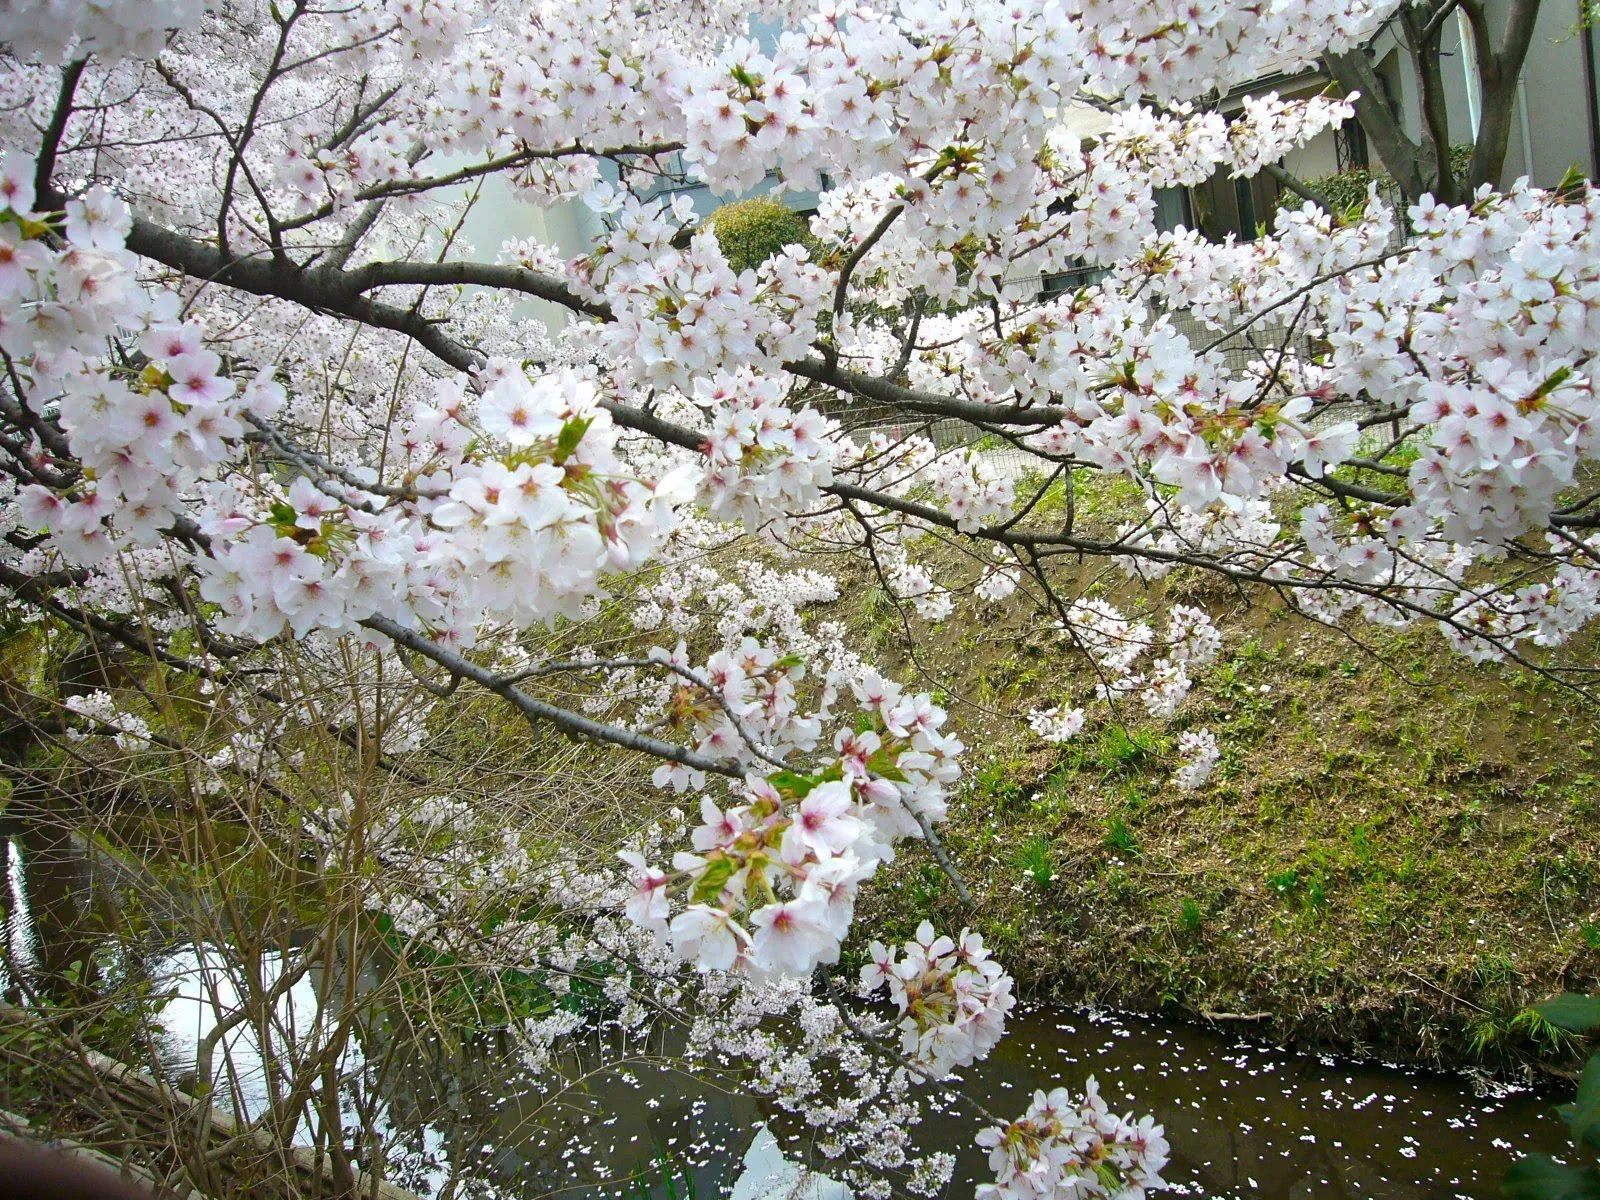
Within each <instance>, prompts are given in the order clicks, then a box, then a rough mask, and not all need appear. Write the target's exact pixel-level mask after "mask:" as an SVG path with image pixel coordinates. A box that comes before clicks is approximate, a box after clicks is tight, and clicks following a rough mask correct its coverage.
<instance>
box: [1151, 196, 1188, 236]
mask: <svg viewBox="0 0 1600 1200" xmlns="http://www.w3.org/2000/svg"><path fill="white" fill-rule="evenodd" d="M1155 200H1156V229H1157V230H1159V231H1160V232H1162V233H1171V232H1172V231H1173V230H1174V229H1176V228H1177V227H1178V226H1179V225H1182V226H1183V227H1184V228H1185V229H1193V228H1194V213H1193V212H1192V211H1191V210H1190V207H1189V189H1188V188H1181V187H1169V188H1157V189H1156V190H1155Z"/></svg>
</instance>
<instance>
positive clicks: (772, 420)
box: [694, 367, 833, 531]
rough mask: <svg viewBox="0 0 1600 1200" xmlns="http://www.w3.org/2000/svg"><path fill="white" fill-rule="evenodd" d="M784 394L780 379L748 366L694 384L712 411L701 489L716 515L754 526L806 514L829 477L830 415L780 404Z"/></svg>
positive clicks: (698, 396) (701, 401)
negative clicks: (757, 371) (797, 409)
mask: <svg viewBox="0 0 1600 1200" xmlns="http://www.w3.org/2000/svg"><path fill="white" fill-rule="evenodd" d="M783 395H784V385H783V383H782V382H781V381H780V380H779V379H777V378H776V377H774V376H771V375H760V374H757V373H756V372H755V371H753V370H751V369H750V368H748V367H745V368H741V369H740V370H738V371H737V372H734V373H733V374H719V375H714V376H712V377H711V378H710V379H702V380H699V381H698V382H696V383H695V385H694V396H695V401H696V403H697V404H699V405H701V406H702V407H704V408H706V409H708V410H710V412H711V413H712V414H713V416H712V422H711V429H710V432H709V433H708V434H707V435H706V446H707V450H706V460H707V461H706V470H705V476H704V479H703V480H702V482H701V486H700V495H701V498H702V499H703V500H704V501H705V503H706V505H707V508H708V510H709V512H710V515H711V516H712V517H714V518H715V519H717V520H719V521H729V522H740V523H742V524H743V525H744V526H745V528H746V529H749V530H751V531H754V530H755V529H757V528H758V527H759V526H760V525H761V524H762V523H763V522H765V521H770V520H774V519H784V518H787V517H789V516H791V515H793V514H796V513H801V512H804V511H805V510H806V509H807V508H810V507H811V506H813V505H815V504H816V503H817V501H818V500H819V499H820V498H821V495H822V492H821V489H822V488H824V487H826V486H827V485H828V484H830V483H832V482H833V467H832V458H833V443H832V441H831V440H830V439H829V438H828V433H829V430H828V423H827V421H825V420H824V419H823V417H822V416H821V415H820V414H819V413H817V412H816V410H814V409H811V408H803V409H801V410H800V411H799V412H798V413H796V412H793V411H791V410H790V409H788V408H786V407H784V404H783Z"/></svg>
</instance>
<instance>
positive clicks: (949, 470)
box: [930, 449, 1017, 533]
mask: <svg viewBox="0 0 1600 1200" xmlns="http://www.w3.org/2000/svg"><path fill="white" fill-rule="evenodd" d="M930 474H931V475H932V483H933V488H934V491H935V492H937V493H938V495H939V497H940V499H942V500H943V501H944V506H945V511H946V512H948V513H949V514H950V515H951V516H952V517H954V518H955V519H956V528H957V529H959V530H961V531H962V532H964V533H971V532H973V531H974V530H977V529H981V528H982V527H983V526H985V525H994V524H998V523H999V522H1000V521H1002V520H1004V519H1005V518H1006V517H1008V516H1010V515H1011V506H1012V505H1013V504H1015V503H1016V500H1017V494H1016V489H1015V487H1014V486H1013V484H1012V482H1011V479H1010V477H1009V476H1007V475H1006V474H1005V473H1004V472H1003V471H1001V470H1000V468H999V467H998V466H996V464H995V461H994V460H993V459H992V458H986V457H985V456H984V455H983V454H981V453H980V452H979V451H977V450H971V449H969V450H965V451H962V452H961V453H960V454H950V455H944V456H942V457H941V458H939V459H938V460H937V461H936V462H935V463H934V466H933V470H932V472H931V473H930Z"/></svg>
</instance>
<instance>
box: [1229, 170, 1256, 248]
mask: <svg viewBox="0 0 1600 1200" xmlns="http://www.w3.org/2000/svg"><path fill="white" fill-rule="evenodd" d="M1250 183H1251V181H1250V180H1249V179H1247V178H1245V177H1243V176H1240V177H1239V178H1238V179H1235V180H1234V181H1233V200H1234V203H1235V204H1237V205H1238V206H1239V238H1240V240H1241V241H1246V242H1253V241H1255V240H1256V197H1255V192H1254V190H1253V189H1252V188H1251V186H1250Z"/></svg>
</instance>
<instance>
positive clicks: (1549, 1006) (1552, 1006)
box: [1533, 992, 1600, 1033]
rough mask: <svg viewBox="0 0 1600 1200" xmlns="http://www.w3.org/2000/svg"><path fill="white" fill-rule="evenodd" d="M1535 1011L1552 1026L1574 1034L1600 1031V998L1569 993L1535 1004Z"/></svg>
mask: <svg viewBox="0 0 1600 1200" xmlns="http://www.w3.org/2000/svg"><path fill="white" fill-rule="evenodd" d="M1533 1011H1534V1012H1536V1013H1538V1014H1539V1015H1540V1016H1541V1017H1543V1018H1544V1019H1545V1020H1546V1021H1549V1022H1550V1024H1552V1025H1558V1026H1560V1027H1561V1028H1562V1029H1570V1030H1571V1031H1572V1032H1573V1033H1588V1032H1589V1031H1590V1030H1591V1029H1600V996H1577V995H1573V994H1572V993H1571V992H1568V993H1567V994H1566V995H1564V996H1556V997H1555V998H1554V999H1551V1000H1545V1001H1543V1002H1541V1003H1539V1004H1535V1005H1534V1006H1533Z"/></svg>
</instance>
